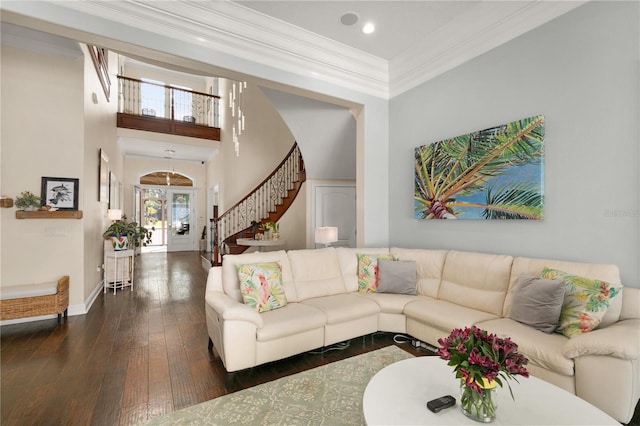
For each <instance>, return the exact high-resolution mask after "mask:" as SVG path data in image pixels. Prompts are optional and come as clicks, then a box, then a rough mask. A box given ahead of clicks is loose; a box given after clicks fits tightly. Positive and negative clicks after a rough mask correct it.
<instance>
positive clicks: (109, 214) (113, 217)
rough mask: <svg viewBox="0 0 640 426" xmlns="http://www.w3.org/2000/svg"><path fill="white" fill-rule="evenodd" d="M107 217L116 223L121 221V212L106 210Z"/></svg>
mask: <svg viewBox="0 0 640 426" xmlns="http://www.w3.org/2000/svg"><path fill="white" fill-rule="evenodd" d="M107 217H108V218H109V220H111V221H116V220H120V219H122V210H120V209H109V210H107Z"/></svg>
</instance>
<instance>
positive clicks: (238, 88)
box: [229, 81, 247, 157]
mask: <svg viewBox="0 0 640 426" xmlns="http://www.w3.org/2000/svg"><path fill="white" fill-rule="evenodd" d="M246 90H247V82H246V81H239V82H234V83H233V84H232V85H231V90H230V91H229V108H230V109H231V123H232V124H231V128H232V135H233V146H234V149H235V151H236V157H239V156H240V139H239V137H240V135H241V134H242V131H243V130H244V92H245V91H246Z"/></svg>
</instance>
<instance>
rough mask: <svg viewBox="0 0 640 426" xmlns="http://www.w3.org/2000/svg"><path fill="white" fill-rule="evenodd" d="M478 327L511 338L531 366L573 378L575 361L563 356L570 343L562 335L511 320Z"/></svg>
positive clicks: (507, 319)
mask: <svg viewBox="0 0 640 426" xmlns="http://www.w3.org/2000/svg"><path fill="white" fill-rule="evenodd" d="M476 325H477V326H478V327H480V328H482V329H483V330H487V331H488V332H489V333H494V334H496V335H497V336H498V337H510V338H511V340H513V341H514V342H516V343H517V344H518V352H520V353H522V354H523V355H524V356H526V357H527V358H528V359H529V362H530V363H531V364H533V365H537V366H538V367H542V368H545V369H547V370H550V371H553V372H555V373H558V374H561V375H563V376H573V374H574V370H573V360H571V359H569V358H567V357H565V356H563V355H562V354H563V348H564V346H565V345H566V344H567V342H568V339H567V338H566V337H564V336H563V335H562V334H557V333H550V334H547V333H543V332H541V331H538V330H536V329H535V328H533V327H529V326H528V325H524V324H520V323H519V322H518V321H514V320H512V319H510V318H500V319H495V320H490V321H483V322H481V323H479V324H476Z"/></svg>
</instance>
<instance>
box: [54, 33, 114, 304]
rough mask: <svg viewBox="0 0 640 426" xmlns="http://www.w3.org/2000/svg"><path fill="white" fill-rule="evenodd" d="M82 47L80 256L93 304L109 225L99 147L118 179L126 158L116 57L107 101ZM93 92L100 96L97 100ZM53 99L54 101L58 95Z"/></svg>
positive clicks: (111, 61) (85, 296)
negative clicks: (119, 132)
mask: <svg viewBox="0 0 640 426" xmlns="http://www.w3.org/2000/svg"><path fill="white" fill-rule="evenodd" d="M81 47H82V49H83V52H84V54H85V60H84V72H83V77H81V78H82V79H83V80H81V81H84V90H83V93H82V104H81V105H82V107H83V110H84V115H80V116H77V117H76V120H75V121H76V123H78V122H80V121H83V125H84V134H83V139H82V140H81V141H79V143H78V145H77V146H76V148H75V149H76V150H77V151H79V152H81V153H82V155H83V157H82V160H81V161H82V164H79V165H78V166H79V167H81V168H82V170H83V176H84V178H83V179H81V184H80V189H81V190H82V194H83V198H84V204H83V207H82V208H83V209H84V211H83V217H84V219H83V220H82V222H83V234H84V248H83V251H82V256H81V259H82V261H83V263H84V282H83V300H84V301H85V303H86V304H88V303H91V300H90V299H91V297H92V296H93V295H95V292H96V291H98V290H99V287H100V285H101V282H102V270H98V266H101V265H102V264H103V263H104V257H103V253H104V245H103V237H102V233H103V232H104V230H105V229H106V228H107V227H108V226H109V220H108V218H107V208H108V203H106V202H100V201H98V181H99V176H98V172H99V164H100V149H103V150H104V152H105V153H106V154H107V155H108V156H109V169H110V170H111V171H112V172H113V173H115V175H116V176H117V177H118V180H121V177H122V170H123V159H122V154H121V152H120V149H119V148H118V145H117V143H116V110H117V108H118V93H117V91H118V89H117V88H118V86H117V83H116V70H117V56H116V55H115V54H114V53H110V54H109V78H110V79H111V94H110V97H109V101H107V98H106V96H105V94H104V91H103V89H102V85H101V84H100V81H99V80H98V76H97V73H96V70H95V67H94V65H93V61H92V60H91V57H90V56H89V52H88V50H87V48H86V46H85V45H82V46H81ZM93 94H95V99H97V100H96V101H95V102H94V96H93ZM51 99H52V101H54V102H55V97H51ZM58 101H60V100H59V99H58ZM58 108H60V105H59V106H58ZM75 125H77V124H75Z"/></svg>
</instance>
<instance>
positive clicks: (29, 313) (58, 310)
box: [0, 275, 69, 322]
mask: <svg viewBox="0 0 640 426" xmlns="http://www.w3.org/2000/svg"><path fill="white" fill-rule="evenodd" d="M68 308H69V276H68V275H65V276H64V277H62V278H60V279H59V280H58V282H57V283H56V282H51V283H44V284H27V285H16V286H10V287H0V319H2V320H10V319H16V318H26V317H35V316H39V315H49V314H58V322H60V321H61V319H62V316H63V315H64V318H65V319H66V318H67V309H68Z"/></svg>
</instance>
